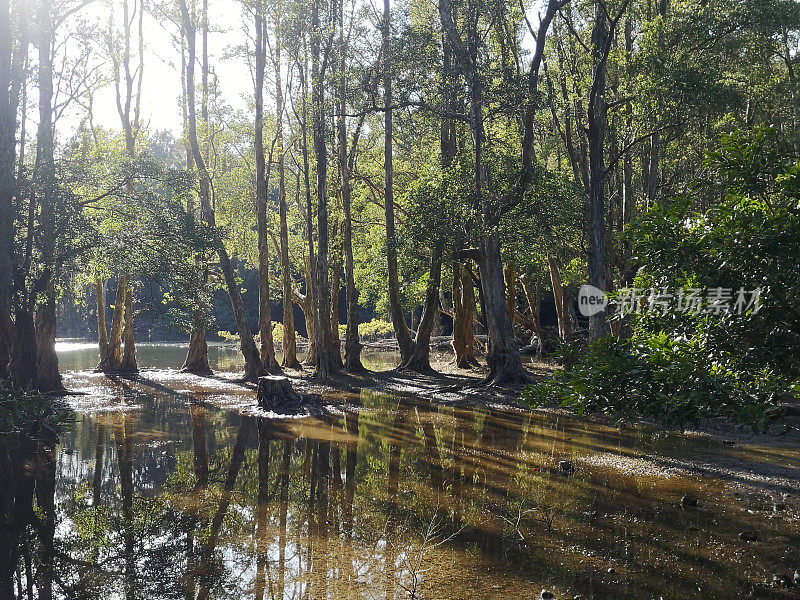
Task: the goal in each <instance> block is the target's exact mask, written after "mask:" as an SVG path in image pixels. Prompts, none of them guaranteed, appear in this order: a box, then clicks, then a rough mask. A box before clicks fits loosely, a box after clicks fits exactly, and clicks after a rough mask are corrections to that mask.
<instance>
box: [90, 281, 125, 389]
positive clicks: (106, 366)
mask: <svg viewBox="0 0 800 600" xmlns="http://www.w3.org/2000/svg"><path fill="white" fill-rule="evenodd" d="M127 285H128V280H127V277H126V275H125V274H124V273H120V274H119V278H118V279H117V291H116V293H115V295H114V316H113V317H112V318H111V333H110V334H109V339H108V351H107V352H106V356H105V358H104V357H103V356H102V355H100V363H99V364H98V365H97V370H98V371H103V372H104V373H110V372H114V371H117V370H118V369H119V366H120V364H121V363H122V327H123V325H124V324H125V288H126V287H127Z"/></svg>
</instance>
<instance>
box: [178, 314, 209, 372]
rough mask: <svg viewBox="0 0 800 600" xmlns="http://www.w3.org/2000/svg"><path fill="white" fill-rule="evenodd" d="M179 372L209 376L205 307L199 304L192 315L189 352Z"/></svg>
mask: <svg viewBox="0 0 800 600" xmlns="http://www.w3.org/2000/svg"><path fill="white" fill-rule="evenodd" d="M181 371H184V372H186V373H193V374H195V375H211V374H212V373H213V371H212V370H211V366H210V365H209V364H208V342H207V341H206V306H205V303H199V304H198V306H197V307H195V310H194V312H193V313H192V330H191V333H190V335H189V350H188V351H187V352H186V360H185V361H184V362H183V366H182V367H181Z"/></svg>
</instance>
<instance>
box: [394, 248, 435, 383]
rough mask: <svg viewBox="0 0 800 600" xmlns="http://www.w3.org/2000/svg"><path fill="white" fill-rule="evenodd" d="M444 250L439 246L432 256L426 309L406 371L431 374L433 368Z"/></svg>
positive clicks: (426, 294) (405, 367)
mask: <svg viewBox="0 0 800 600" xmlns="http://www.w3.org/2000/svg"><path fill="white" fill-rule="evenodd" d="M442 250H443V245H442V244H437V245H436V246H435V247H434V248H433V254H432V255H431V267H430V275H429V277H428V287H427V288H426V290H425V308H424V309H423V312H422V319H421V320H420V322H419V328H418V329H417V338H416V340H414V352H413V353H412V354H411V358H409V360H408V361H407V362H406V363H405V364H404V365H403V368H404V369H408V370H410V371H416V372H417V373H429V372H431V371H433V369H432V368H431V358H430V355H431V333H432V332H433V326H434V323H435V322H436V320H437V319H440V316H439V286H440V285H441V282H442Z"/></svg>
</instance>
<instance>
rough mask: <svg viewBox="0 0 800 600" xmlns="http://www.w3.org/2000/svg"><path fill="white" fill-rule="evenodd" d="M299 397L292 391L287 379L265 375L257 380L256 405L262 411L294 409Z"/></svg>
mask: <svg viewBox="0 0 800 600" xmlns="http://www.w3.org/2000/svg"><path fill="white" fill-rule="evenodd" d="M299 400H300V396H299V395H298V394H297V393H296V392H295V391H294V390H293V389H292V384H291V383H290V382H289V379H288V377H282V376H280V375H267V376H264V377H259V378H258V405H259V406H260V407H261V408H263V409H264V410H271V411H277V410H280V409H282V408H294V407H295V406H296V405H297V404H298V402H299Z"/></svg>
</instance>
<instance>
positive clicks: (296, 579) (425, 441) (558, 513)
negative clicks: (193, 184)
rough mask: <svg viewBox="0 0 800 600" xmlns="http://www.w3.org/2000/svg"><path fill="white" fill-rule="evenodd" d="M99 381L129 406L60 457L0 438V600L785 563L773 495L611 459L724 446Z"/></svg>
mask: <svg viewBox="0 0 800 600" xmlns="http://www.w3.org/2000/svg"><path fill="white" fill-rule="evenodd" d="M102 385H104V386H107V387H109V391H110V393H113V394H116V400H115V402H117V403H118V406H127V407H129V408H128V409H127V410H108V411H98V412H94V413H93V414H92V415H89V414H82V415H80V416H79V419H78V422H77V423H76V426H75V427H74V429H73V430H72V431H71V432H69V433H68V434H67V435H65V436H64V438H63V439H62V442H61V447H60V448H59V450H58V452H56V451H55V450H53V449H50V448H46V447H41V446H33V445H30V444H28V445H21V444H16V443H13V441H11V440H4V441H3V452H2V453H0V457H1V460H2V461H4V462H3V465H2V478H3V481H2V488H0V489H2V492H0V494H2V499H3V505H2V506H3V507H4V511H5V512H4V525H5V526H4V527H3V528H2V532H1V534H2V538H0V547H2V552H3V554H2V556H0V564H2V569H3V570H2V571H0V578H2V588H1V589H2V597H3V598H13V597H15V596H20V597H31V598H34V597H38V598H67V597H69V598H97V597H113V598H125V599H126V600H131V599H134V598H147V599H150V598H170V599H171V598H192V599H208V598H252V597H255V598H256V599H257V600H264V599H274V598H286V599H289V598H297V599H300V598H308V599H321V598H337V599H338V598H343V599H350V598H365V599H372V598H386V599H388V598H409V597H410V598H447V599H462V598H479V599H480V598H486V599H489V598H509V597H520V598H534V597H536V596H538V594H539V592H540V590H541V589H542V588H545V587H546V588H548V589H553V590H555V591H556V592H557V593H558V594H559V597H570V598H571V597H573V596H574V595H575V594H582V595H584V597H586V598H653V597H659V596H660V597H663V598H736V597H745V596H746V595H747V594H748V593H749V592H750V590H751V588H753V587H754V586H755V587H759V588H760V591H759V592H758V593H759V594H760V595H759V597H766V598H769V597H776V598H783V597H789V596H788V594H789V591H790V590H782V589H778V588H773V587H768V586H764V585H763V582H764V581H765V579H771V576H772V573H773V572H782V571H789V569H793V568H795V567H794V566H793V565H797V564H800V562H798V559H800V549H799V548H798V540H800V526H798V522H797V518H798V517H797V512H796V510H795V509H796V507H794V508H790V509H788V510H787V511H786V512H785V513H783V514H782V516H781V518H780V520H778V519H776V518H774V517H775V515H774V513H773V512H772V510H771V505H770V510H767V509H766V505H764V502H765V501H766V498H767V495H768V494H773V495H774V494H776V493H777V492H776V491H775V490H774V489H771V488H770V489H768V488H767V487H765V488H764V490H763V494H761V495H759V494H757V493H756V494H755V495H754V496H752V497H750V498H747V499H745V500H746V501H743V499H742V498H741V497H737V496H735V495H734V493H735V492H736V490H737V489H738V488H734V487H732V485H733V484H731V483H730V482H727V481H724V480H721V479H714V478H708V477H706V478H700V477H697V478H687V477H685V476H678V475H674V474H673V475H670V474H669V473H666V472H665V473H664V474H662V475H653V474H652V473H647V474H645V473H636V472H629V471H628V472H626V471H624V470H620V469H619V468H611V466H610V465H611V459H614V458H619V459H620V460H637V457H640V456H641V455H642V454H645V453H654V454H656V455H661V456H663V457H669V458H672V459H674V460H681V459H683V458H686V457H689V456H698V455H702V454H709V453H714V452H725V451H727V450H726V449H725V448H723V447H716V446H710V445H709V443H708V442H705V441H702V440H699V439H697V438H694V439H693V438H688V437H680V436H674V435H671V436H670V435H655V434H653V432H648V431H646V430H640V429H631V430H626V431H620V430H619V429H612V428H607V427H602V426H597V425H593V426H591V425H587V424H584V423H580V422H577V421H572V420H569V419H564V418H563V417H551V416H537V415H531V414H527V413H521V412H506V411H499V410H492V409H476V410H466V409H454V408H443V407H435V406H431V405H429V404H427V403H421V402H417V401H415V400H413V399H411V398H396V397H389V396H383V395H380V394H375V393H369V392H362V393H361V395H360V401H361V403H362V405H363V406H362V407H361V409H360V410H359V411H351V412H348V413H346V414H340V415H331V416H328V417H326V418H323V419H302V420H291V421H280V420H268V419H258V418H254V417H247V416H240V415H239V414H237V413H235V412H230V411H224V410H219V409H217V408H215V407H214V406H212V405H210V404H205V403H203V402H202V400H201V398H200V397H198V396H196V395H194V394H193V393H191V391H187V393H185V394H181V395H175V394H167V393H165V392H163V391H159V390H158V389H155V388H152V389H149V391H148V392H147V393H143V392H142V391H141V389H140V388H139V387H134V386H133V385H131V384H127V383H125V384H123V382H121V381H119V380H118V381H117V382H111V381H110V380H104V383H103V384H102ZM130 407H134V408H133V409H131V408H130ZM597 456H600V457H610V459H609V460H608V461H605V462H604V461H595V462H592V461H591V460H589V459H590V458H591V457H597ZM787 458H788V459H789V460H791V461H796V460H797V455H796V453H787ZM560 460H569V461H571V462H572V463H573V464H576V465H578V468H577V469H576V470H575V472H574V473H573V472H564V471H563V470H562V469H559V466H558V464H559V461H560ZM793 464H796V463H793ZM687 492H689V493H693V494H696V495H697V496H699V497H700V498H702V499H703V503H702V505H701V508H698V509H690V508H686V507H682V506H681V505H680V500H679V499H680V496H681V494H683V493H687ZM736 493H738V492H736ZM790 500H791V499H790ZM762 505H763V506H762ZM759 507H760V508H759ZM743 529H748V530H749V529H755V530H757V531H758V535H759V541H757V542H755V543H747V542H743V541H741V540H739V539H738V534H739V533H740V532H741V531H742V530H743ZM609 569H613V571H612V572H610V571H609ZM28 590H30V595H28Z"/></svg>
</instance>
